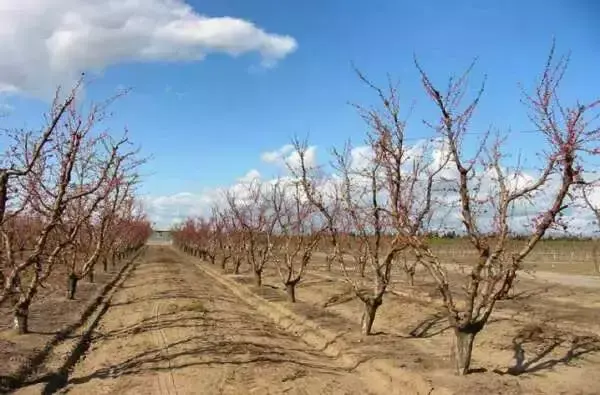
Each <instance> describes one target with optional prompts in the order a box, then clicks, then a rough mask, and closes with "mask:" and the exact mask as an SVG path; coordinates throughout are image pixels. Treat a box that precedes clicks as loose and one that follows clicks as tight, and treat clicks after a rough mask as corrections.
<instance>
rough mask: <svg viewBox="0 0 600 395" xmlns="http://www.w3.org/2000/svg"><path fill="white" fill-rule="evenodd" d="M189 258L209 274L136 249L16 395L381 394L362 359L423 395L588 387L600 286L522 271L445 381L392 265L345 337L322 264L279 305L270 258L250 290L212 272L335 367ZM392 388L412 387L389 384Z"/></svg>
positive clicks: (350, 317) (352, 301) (425, 283)
mask: <svg viewBox="0 0 600 395" xmlns="http://www.w3.org/2000/svg"><path fill="white" fill-rule="evenodd" d="M198 265H200V267H207V266H209V267H211V268H212V269H213V270H217V268H216V267H215V266H210V265H209V264H208V263H204V262H201V261H200V260H197V259H195V258H191V257H188V256H185V255H183V254H182V253H180V252H178V251H175V250H174V249H173V248H172V247H170V246H167V245H154V246H151V247H149V248H148V250H147V252H146V254H145V257H144V258H143V259H142V260H141V261H140V262H139V263H138V264H137V266H136V267H135V269H134V270H133V272H131V273H130V275H129V276H128V277H127V279H126V281H125V282H124V283H123V285H122V286H121V287H120V288H119V289H118V290H117V292H116V293H115V294H114V295H112V297H111V299H110V300H111V302H110V307H109V308H108V310H107V311H106V312H105V313H104V315H103V316H102V318H101V321H100V324H99V325H98V326H97V327H95V328H94V330H93V332H91V341H90V342H89V344H87V345H86V347H85V348H84V349H83V352H82V355H76V358H75V360H73V365H74V367H73V368H72V369H71V370H69V372H68V374H67V375H66V377H63V378H61V380H59V381H57V380H56V378H53V376H52V375H49V376H47V378H48V379H47V380H46V381H42V382H40V381H39V380H38V382H36V383H35V384H32V385H30V386H28V387H25V388H21V389H20V390H18V391H17V393H20V394H34V393H53V392H59V393H67V392H69V393H76V394H112V393H115V394H122V393H124V394H127V393H132V394H155V393H156V394H164V393H167V394H187V393H189V394H253V393H256V394H283V393H292V394H369V393H386V392H382V391H381V387H379V386H378V385H377V383H375V382H374V378H375V377H381V376H377V375H374V374H371V372H370V371H369V369H370V368H369V367H370V366H377V365H371V364H370V363H371V362H373V361H379V362H382V363H385V364H386V366H392V367H393V368H394V367H395V368H396V369H397V371H398V372H399V374H407V372H410V374H411V375H414V376H415V377H417V376H418V377H422V378H423V380H424V381H425V382H428V383H431V384H432V385H431V388H432V389H433V392H431V393H432V394H436V393H438V392H437V391H438V390H439V391H440V392H442V393H443V391H444V390H448V392H452V393H456V394H466V395H468V394H481V393H490V394H586V395H588V394H589V395H591V394H599V393H600V376H599V375H598V374H597V372H598V368H599V367H600V318H599V317H600V294H599V293H598V292H597V290H595V289H592V288H578V287H569V286H565V285H558V284H554V283H547V282H540V281H539V279H538V281H533V280H531V279H527V278H522V279H521V280H520V282H519V285H518V288H517V293H516V297H515V298H513V299H512V300H508V301H503V302H501V304H500V305H499V306H498V309H497V312H496V313H495V314H494V316H493V317H492V321H491V323H490V324H489V325H488V326H487V327H486V328H485V329H484V331H483V332H482V333H481V334H480V335H479V336H478V338H477V340H476V348H475V351H474V363H473V367H474V368H475V372H474V373H472V374H470V375H468V376H467V377H456V376H455V375H454V374H453V372H452V371H451V366H452V364H451V361H450V352H449V350H450V344H451V341H452V336H451V333H450V331H449V330H448V327H447V325H446V322H445V319H444V316H443V314H442V310H441V309H440V307H439V306H438V305H436V304H435V303H431V300H434V301H435V300H436V298H437V295H436V291H435V287H434V286H433V284H431V282H430V281H429V280H428V279H427V276H425V275H424V274H423V273H422V272H419V273H418V274H417V277H416V280H415V281H416V282H415V283H416V285H415V286H412V287H409V286H408V285H407V284H406V281H405V279H404V275H403V273H401V272H399V271H397V272H395V273H394V284H393V286H392V287H391V289H390V292H388V293H387V294H386V296H385V300H384V303H383V305H382V306H381V308H380V309H379V311H378V314H377V318H376V321H375V328H374V330H375V335H374V336H370V337H368V338H363V337H361V336H360V335H359V326H360V316H361V313H362V310H361V308H362V306H361V304H360V302H359V301H357V300H356V298H354V297H353V294H352V292H351V290H350V288H349V286H348V284H347V283H346V282H345V281H344V280H343V276H342V275H341V273H340V272H339V270H338V269H336V268H334V269H333V270H332V271H331V272H329V271H326V270H325V265H324V262H323V261H322V260H321V259H316V260H315V262H314V264H313V265H312V266H311V268H310V270H309V272H308V273H307V274H306V277H305V279H304V280H303V282H302V283H301V284H300V285H299V287H298V290H297V298H298V303H295V304H292V303H289V302H287V301H286V294H285V290H284V289H283V287H282V284H281V282H280V280H279V278H278V275H277V271H276V269H275V268H274V267H272V266H271V267H268V268H267V269H266V272H265V278H264V280H265V281H264V286H263V287H261V288H256V287H255V286H253V285H252V282H253V278H252V276H251V274H250V272H249V270H248V269H249V268H248V267H243V270H245V272H243V273H242V274H241V275H231V274H224V276H226V277H228V278H230V279H233V280H235V281H236V282H237V284H238V286H239V287H244V288H245V289H249V290H251V291H252V292H254V293H255V294H256V295H260V296H261V297H262V298H264V299H265V300H268V303H270V305H272V306H273V308H274V310H275V307H277V309H281V308H284V309H288V310H290V311H293V312H294V313H296V314H297V315H298V316H302V317H305V318H306V320H307V321H310V322H313V323H316V324H318V327H320V328H323V329H324V330H325V329H326V330H327V331H328V332H330V333H335V334H336V338H337V339H339V340H340V341H343V342H344V344H346V345H349V346H350V352H351V353H352V354H353V355H354V356H356V357H357V358H358V359H359V360H360V361H363V363H362V365H361V366H354V367H352V368H349V367H348V366H347V364H345V363H342V361H341V360H339V359H338V358H333V357H331V356H330V355H329V354H325V353H324V352H323V351H321V350H318V349H315V348H314V347H311V346H310V345H309V344H308V343H305V342H304V341H303V340H302V338H301V337H299V336H296V335H294V334H292V333H290V332H287V331H286V330H284V329H282V328H280V327H278V326H277V325H276V324H274V323H273V321H271V320H270V319H269V318H266V317H265V316H263V315H261V313H260V312H259V311H258V310H256V309H255V308H254V307H252V306H251V305H249V304H247V303H245V301H244V300H240V299H239V298H238V297H236V296H234V295H233V294H232V292H231V291H230V290H228V289H227V288H225V287H224V286H223V285H222V284H220V283H219V282H216V281H215V280H214V279H212V278H211V277H210V276H208V275H207V274H206V273H204V272H203V271H202V270H199V269H198V267H197V266H198ZM457 275H458V274H457V273H454V274H452V276H457ZM82 295H83V294H82ZM75 306H76V305H73V311H72V312H70V313H67V312H66V311H65V310H61V311H60V312H56V311H54V310H48V311H50V312H51V314H52V315H56V316H57V317H56V318H54V319H55V320H57V322H58V320H63V321H64V320H66V318H65V317H66V316H67V314H70V316H72V317H74V316H75V315H76V313H75V312H74V311H75ZM44 316H45V312H44V311H43V310H40V321H39V322H37V323H36V324H35V325H34V326H33V327H35V328H38V325H43V324H42V321H43V320H44ZM58 316H61V317H62V318H58ZM63 321H61V322H63ZM57 325H58V324H57ZM27 336H29V337H30V338H29V339H30V340H27V339H25V340H23V338H20V340H19V342H21V343H27V342H28V341H29V343H30V347H31V344H33V343H34V339H36V336H41V335H39V334H33V335H27ZM32 339H33V340H32ZM5 355H6V354H5ZM57 364H58V365H59V364H60V363H59V361H57ZM365 367H367V368H365ZM403 372H404V373H403ZM410 377H413V376H410ZM378 391H379V392H378ZM387 393H389V392H387ZM387 393H386V394H387ZM397 393H400V394H404V393H407V394H412V393H414V391H413V392H411V391H408V392H407V391H406V390H403V389H402V388H398V392H397ZM425 393H427V392H425Z"/></svg>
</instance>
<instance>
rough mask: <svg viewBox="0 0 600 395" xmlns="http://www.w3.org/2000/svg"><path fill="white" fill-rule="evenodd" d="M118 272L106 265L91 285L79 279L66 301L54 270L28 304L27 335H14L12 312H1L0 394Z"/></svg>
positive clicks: (60, 279) (5, 309)
mask: <svg viewBox="0 0 600 395" xmlns="http://www.w3.org/2000/svg"><path fill="white" fill-rule="evenodd" d="M118 269H119V268H118V267H110V266H109V271H108V272H106V273H104V272H101V271H100V270H96V273H95V276H94V277H95V278H94V282H93V283H90V282H89V281H87V279H84V280H81V281H80V283H79V284H78V289H77V294H76V299H75V300H68V299H67V298H66V278H67V274H66V273H65V271H64V270H61V268H60V267H57V270H55V272H53V274H52V275H51V276H50V278H49V279H48V280H47V281H46V283H45V285H44V287H43V288H40V290H39V293H38V296H37V297H36V298H35V299H34V302H33V303H32V305H31V310H30V315H29V329H30V333H29V334H26V335H18V334H16V333H15V332H14V331H13V329H12V325H13V318H12V312H11V309H10V308H9V307H3V308H1V309H0V361H2V363H0V392H2V388H4V387H5V386H6V385H7V384H9V383H10V382H11V380H12V379H14V376H15V374H16V373H17V371H18V370H19V369H21V368H23V367H24V365H25V364H28V363H29V362H30V361H31V360H32V359H34V357H35V356H37V355H39V354H40V353H41V352H42V351H43V349H44V348H46V346H47V345H48V344H49V343H50V342H52V341H53V340H54V339H55V337H56V336H57V334H58V333H59V332H60V331H61V330H64V329H65V328H66V327H68V326H71V325H74V324H76V323H77V322H78V321H79V320H80V318H81V316H82V314H83V313H84V311H85V310H86V308H87V306H88V305H89V304H90V303H91V302H92V299H93V298H94V296H95V295H96V294H97V293H98V291H99V290H100V289H101V288H102V287H103V286H104V285H106V284H107V283H108V282H109V281H110V280H111V279H112V278H113V277H114V276H115V275H116V273H117V271H118Z"/></svg>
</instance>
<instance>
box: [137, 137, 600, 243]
mask: <svg viewBox="0 0 600 395" xmlns="http://www.w3.org/2000/svg"><path fill="white" fill-rule="evenodd" d="M409 151H410V153H411V154H410V155H411V156H413V157H418V156H423V157H424V158H425V159H426V160H429V164H430V166H433V167H434V168H435V167H438V166H440V165H442V164H444V163H445V161H444V160H443V158H444V155H445V149H444V147H443V146H440V145H435V146H431V145H430V146H428V147H426V144H424V143H422V142H419V143H417V144H416V145H415V146H414V147H412V148H410V149H409ZM308 152H310V155H309V154H308V153H307V162H308V163H309V165H311V166H316V165H317V159H316V158H317V154H316V147H310V148H309V151H308ZM371 158H372V152H371V150H370V148H369V147H367V146H359V147H355V148H353V149H352V150H351V152H350V159H351V160H352V167H353V168H354V169H357V170H359V169H361V168H365V167H367V166H368V165H369V160H371ZM427 158H428V159H427ZM261 159H262V160H263V161H264V162H267V163H271V164H274V165H277V166H285V164H286V163H292V164H297V159H298V158H297V153H296V152H295V151H294V150H293V147H292V146H290V145H286V146H283V147H281V148H280V149H278V150H275V151H271V152H266V153H263V154H262V155H261ZM295 161H296V162H295ZM478 169H479V170H480V175H481V176H480V179H479V180H480V182H481V184H480V189H479V190H478V191H475V192H474V194H473V195H474V198H475V199H476V200H474V201H473V202H472V208H473V209H474V210H476V211H477V214H476V218H477V222H478V224H479V227H480V229H481V230H484V231H485V230H489V229H491V226H492V224H493V213H494V210H493V207H492V205H491V204H490V202H489V201H487V200H486V201H481V202H478V201H477V198H482V197H488V196H497V193H498V190H497V185H496V182H495V181H496V174H495V171H491V170H487V171H484V170H483V169H481V168H478ZM503 170H504V173H505V175H506V178H507V183H508V186H509V188H510V189H511V190H515V189H516V188H523V187H525V186H526V185H529V184H531V183H532V182H533V181H534V180H535V177H536V173H535V172H531V171H530V172H527V173H526V172H519V173H516V172H514V171H511V170H510V169H503ZM443 173H444V174H443V176H444V178H442V177H440V178H438V181H437V182H439V183H440V186H441V188H438V189H437V190H438V191H439V192H438V193H436V196H435V198H434V200H435V209H434V215H433V217H432V220H431V223H430V226H431V229H432V230H433V229H438V230H454V231H456V232H459V233H460V232H462V231H463V227H462V223H461V216H460V211H459V207H458V206H459V199H458V194H457V192H456V187H455V185H456V182H457V179H456V177H455V174H456V168H453V164H451V163H447V164H446V165H445V166H444V171H443ZM446 177H447V178H446ZM276 181H279V182H280V183H281V185H282V186H284V187H285V186H286V185H292V183H293V181H294V179H293V178H292V177H291V176H290V175H287V176H283V177H280V178H278V179H264V178H263V177H262V175H261V174H260V173H259V172H258V171H257V170H255V169H252V170H250V171H248V172H247V173H246V174H245V175H244V176H242V177H240V178H238V179H237V180H236V182H235V183H233V184H232V185H230V186H225V187H222V188H215V189H210V190H205V191H204V192H202V193H199V194H191V193H178V194H174V195H168V196H155V197H146V198H144V203H145V207H146V208H147V210H148V213H149V215H150V218H152V220H153V221H155V222H157V224H158V225H159V227H163V228H164V227H167V228H168V227H169V226H170V225H172V224H174V223H176V222H179V221H182V220H184V219H185V218H186V217H187V216H190V215H201V214H206V215H207V214H209V213H210V209H211V207H212V206H213V205H218V206H221V207H224V206H225V204H226V200H225V193H226V192H227V191H229V192H231V193H232V194H233V195H234V196H235V197H236V199H237V200H238V202H240V203H243V202H245V201H247V199H248V198H249V196H250V195H249V188H248V187H249V186H250V185H254V186H256V187H260V188H262V189H263V191H267V190H268V188H269V187H271V186H272V185H273V184H274V183H275V182H276ZM354 181H356V186H357V187H358V189H357V191H358V192H359V193H360V192H361V191H360V189H361V188H360V186H361V185H362V181H361V180H360V179H355V180H354ZM340 183H341V179H340V177H339V175H336V174H329V176H327V177H325V178H323V179H321V180H320V183H319V185H318V187H317V192H318V193H319V194H320V195H321V196H322V198H323V199H324V201H325V202H329V201H330V199H332V197H333V196H334V195H335V191H336V189H339V186H340ZM419 185H420V184H417V189H418V188H419V187H420V186H419ZM450 185H452V186H454V187H453V188H448V187H447V186H450ZM558 187H559V183H558V180H557V178H556V177H553V178H551V179H550V180H549V182H548V184H547V186H546V188H545V189H544V190H543V191H540V192H539V193H536V194H534V195H533V196H531V198H530V199H521V200H520V201H519V202H517V203H516V204H515V205H514V207H513V208H512V211H511V220H510V225H511V228H512V230H513V231H515V232H526V231H528V230H529V229H531V226H532V224H533V220H534V218H535V217H536V215H538V214H539V213H540V210H544V209H547V208H549V207H550V205H551V199H552V198H553V196H554V193H555V191H556V189H557V188H558ZM422 193H423V192H422V191H416V192H415V194H414V195H413V196H414V197H415V198H414V200H415V206H414V209H418V207H420V206H421V204H423V203H422V202H421V201H420V196H422ZM407 196H408V195H407ZM589 197H590V199H591V200H592V201H593V202H595V203H596V204H597V206H598V207H600V189H594V190H593V192H591V193H590V195H589ZM357 198H358V197H357ZM384 200H385V197H382V198H380V202H382V201H384ZM565 217H566V218H565V221H564V222H566V223H567V224H568V232H569V233H571V234H586V235H589V234H597V233H598V230H599V229H600V228H598V224H595V223H594V221H595V218H594V216H593V215H592V213H591V212H590V211H589V210H588V209H587V208H585V207H584V206H583V205H582V204H581V202H576V203H575V204H571V203H570V207H569V209H568V212H566V215H565ZM549 233H550V234H559V233H562V234H564V232H563V231H560V230H553V231H551V232H549Z"/></svg>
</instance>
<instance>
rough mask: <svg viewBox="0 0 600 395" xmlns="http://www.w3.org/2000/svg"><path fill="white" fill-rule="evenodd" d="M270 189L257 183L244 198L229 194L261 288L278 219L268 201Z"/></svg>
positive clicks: (248, 188)
mask: <svg viewBox="0 0 600 395" xmlns="http://www.w3.org/2000/svg"><path fill="white" fill-rule="evenodd" d="M265 187H266V188H268V186H265V185H263V184H262V183H261V182H259V181H257V180H254V181H252V182H250V183H248V184H247V185H246V189H245V190H244V195H245V196H243V197H240V196H236V195H235V194H234V193H232V192H231V191H230V192H228V193H227V194H226V199H227V203H228V205H229V209H230V210H231V213H232V214H233V217H234V219H235V222H236V224H237V225H238V226H239V227H240V228H241V230H242V232H243V233H244V238H245V241H246V243H245V249H246V251H245V255H246V259H247V261H248V262H249V263H250V265H251V266H252V271H253V273H254V279H255V283H256V285H257V286H261V285H262V273H263V269H264V267H265V264H266V263H267V262H268V261H269V259H270V258H271V254H272V249H273V245H272V236H273V231H274V229H275V225H276V223H277V216H276V215H275V213H274V211H273V207H272V206H271V205H270V204H269V199H267V196H268V192H266V191H265V190H264V188H265Z"/></svg>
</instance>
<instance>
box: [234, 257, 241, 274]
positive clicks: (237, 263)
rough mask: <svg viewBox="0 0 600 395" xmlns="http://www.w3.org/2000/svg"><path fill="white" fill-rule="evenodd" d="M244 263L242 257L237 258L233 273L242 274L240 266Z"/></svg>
mask: <svg viewBox="0 0 600 395" xmlns="http://www.w3.org/2000/svg"><path fill="white" fill-rule="evenodd" d="M241 264H242V260H241V259H236V260H235V261H234V262H233V274H240V266H241Z"/></svg>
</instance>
